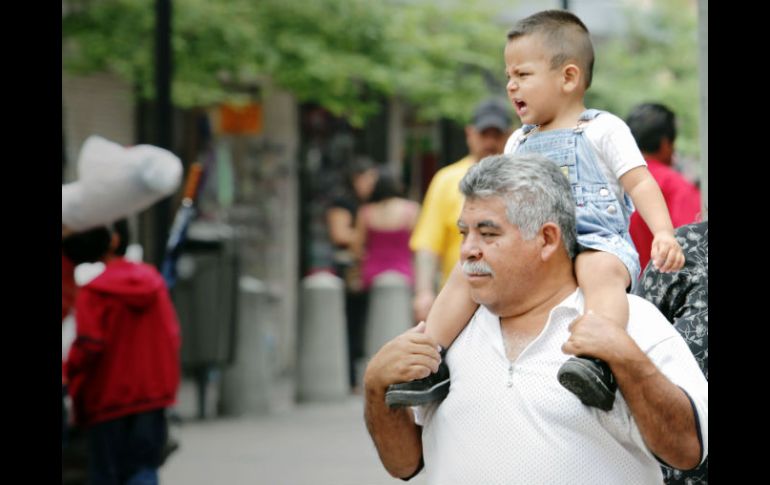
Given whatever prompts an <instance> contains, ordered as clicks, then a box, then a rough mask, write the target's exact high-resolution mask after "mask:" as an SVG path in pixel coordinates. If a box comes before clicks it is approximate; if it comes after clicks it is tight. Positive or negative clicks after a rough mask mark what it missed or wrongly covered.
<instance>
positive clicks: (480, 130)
mask: <svg viewBox="0 0 770 485" xmlns="http://www.w3.org/2000/svg"><path fill="white" fill-rule="evenodd" d="M512 120H513V117H512V114H511V110H510V107H509V106H508V104H507V103H506V102H505V101H504V100H499V99H495V98H490V99H486V100H484V101H482V102H480V103H479V104H477V105H476V107H475V109H474V111H473V115H472V117H471V122H470V123H469V124H468V125H466V126H465V142H466V143H467V145H468V151H469V153H468V155H466V156H465V157H464V158H462V159H461V160H459V161H457V162H455V163H453V164H451V165H448V166H446V167H444V168H442V169H441V170H439V171H438V172H436V174H435V175H434V176H433V179H432V180H431V181H430V185H429V186H428V191H427V192H426V193H425V198H424V199H423V206H422V210H421V212H420V217H419V219H418V222H417V225H416V226H415V229H414V232H413V234H412V237H411V239H410V241H409V245H410V247H411V248H412V251H414V254H415V260H414V269H415V295H414V301H413V304H412V306H413V310H414V318H415V321H420V320H425V319H426V318H427V317H428V311H429V310H430V307H431V305H433V301H434V300H435V299H436V294H437V293H438V289H439V288H440V287H441V286H442V285H443V284H444V282H446V280H447V278H449V274H450V273H451V272H452V268H454V267H455V265H456V264H457V260H458V259H459V257H460V242H461V241H462V236H461V235H460V232H459V231H458V230H457V218H458V217H459V215H460V209H461V208H462V204H463V197H462V195H461V194H460V189H459V188H458V185H459V183H460V179H461V178H462V177H463V175H465V172H467V171H468V168H470V167H471V166H472V165H473V164H474V163H476V162H478V161H479V160H481V159H482V158H484V157H486V156H489V155H497V154H500V153H503V148H504V147H505V141H506V140H507V139H508V136H509V135H510V134H511V123H512ZM437 276H438V277H437Z"/></svg>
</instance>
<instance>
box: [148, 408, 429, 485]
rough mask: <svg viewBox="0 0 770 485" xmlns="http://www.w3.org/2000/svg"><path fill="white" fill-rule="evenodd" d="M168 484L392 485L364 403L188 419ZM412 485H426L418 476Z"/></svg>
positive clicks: (165, 475) (178, 431)
mask: <svg viewBox="0 0 770 485" xmlns="http://www.w3.org/2000/svg"><path fill="white" fill-rule="evenodd" d="M171 433H172V435H173V437H174V438H176V439H177V440H178V441H179V443H180V447H179V449H178V450H177V451H176V452H174V453H173V454H172V455H171V456H170V457H169V458H168V461H167V462H166V464H165V465H164V466H163V467H162V468H161V469H160V479H161V483H162V484H163V485H220V484H221V485H246V484H248V485H254V484H266V485H393V484H396V483H404V482H402V481H400V480H398V479H395V478H392V477H390V475H388V473H387V472H386V471H385V469H384V468H383V466H382V465H381V463H380V461H379V458H378V457H377V451H376V450H375V448H374V445H373V444H372V441H371V439H370V438H369V434H368V432H367V431H366V425H365V424H364V418H363V398H362V397H361V396H349V397H347V398H345V399H344V400H342V401H338V402H332V403H306V404H296V405H293V406H290V407H286V408H285V409H279V410H278V411H273V412H271V413H270V414H269V415H265V416H254V417H242V418H225V417H217V418H209V419H206V420H201V421H197V420H196V421H184V422H183V423H182V424H181V425H175V426H172V428H171ZM408 483H410V484H416V485H424V484H425V483H426V481H425V476H424V475H422V474H420V475H418V476H417V477H415V478H414V479H412V480H410V481H409V482H408Z"/></svg>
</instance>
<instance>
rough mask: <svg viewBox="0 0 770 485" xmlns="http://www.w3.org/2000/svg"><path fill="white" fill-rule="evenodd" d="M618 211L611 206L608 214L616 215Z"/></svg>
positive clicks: (608, 208)
mask: <svg viewBox="0 0 770 485" xmlns="http://www.w3.org/2000/svg"><path fill="white" fill-rule="evenodd" d="M617 211H618V210H617V209H616V208H615V206H614V205H611V206H609V207H607V213H608V214H614V213H616V212H617Z"/></svg>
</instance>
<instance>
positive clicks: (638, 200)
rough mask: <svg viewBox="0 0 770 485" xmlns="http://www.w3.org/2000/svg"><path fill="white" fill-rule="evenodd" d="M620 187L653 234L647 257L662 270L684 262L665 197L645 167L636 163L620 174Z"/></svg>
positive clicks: (668, 269)
mask: <svg viewBox="0 0 770 485" xmlns="http://www.w3.org/2000/svg"><path fill="white" fill-rule="evenodd" d="M620 183H621V184H622V185H623V189H624V190H625V191H626V192H627V193H628V195H629V197H631V200H632V201H633V202H634V206H636V210H637V211H639V215H641V216H642V219H644V222H645V223H646V224H647V227H649V228H650V232H652V234H653V241H652V251H651V254H650V257H651V259H652V262H653V264H654V265H655V267H656V268H658V270H660V271H661V272H664V273H665V272H668V271H676V270H679V269H680V268H681V267H682V266H683V265H684V254H683V253H682V248H681V247H680V246H679V243H677V242H676V238H675V237H674V225H673V224H672V223H671V217H670V216H669V214H668V207H667V206H666V200H665V199H664V198H663V193H662V192H661V191H660V187H659V186H658V183H657V182H656V181H655V179H654V178H653V177H652V174H650V171H649V170H648V169H647V167H644V166H640V167H635V168H632V169H631V170H629V171H628V172H626V173H624V174H623V175H622V176H621V177H620Z"/></svg>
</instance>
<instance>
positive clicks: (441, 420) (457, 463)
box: [414, 290, 708, 485]
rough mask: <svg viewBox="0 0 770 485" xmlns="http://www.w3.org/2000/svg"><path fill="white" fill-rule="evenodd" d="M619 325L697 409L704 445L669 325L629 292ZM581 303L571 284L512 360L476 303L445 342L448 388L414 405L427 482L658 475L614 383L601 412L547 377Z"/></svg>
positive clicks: (702, 389)
mask: <svg viewBox="0 0 770 485" xmlns="http://www.w3.org/2000/svg"><path fill="white" fill-rule="evenodd" d="M628 299H629V310H630V311H629V313H630V315H631V317H630V321H629V325H628V333H629V335H631V337H632V338H633V339H634V340H635V341H636V343H637V345H639V347H640V348H641V349H642V350H643V351H644V352H645V353H646V354H647V356H648V357H649V358H650V359H651V360H652V361H653V362H654V363H655V364H656V365H657V366H658V368H659V369H660V370H661V371H662V372H663V374H664V375H666V377H668V379H669V380H671V381H672V382H673V383H674V384H676V385H678V386H679V387H681V388H682V389H684V390H685V392H686V393H687V394H688V396H689V397H690V399H691V401H692V403H693V406H694V409H695V410H696V412H697V424H699V432H700V434H701V437H702V444H703V458H705V456H706V455H707V453H708V439H707V437H708V432H707V431H708V428H707V426H708V382H707V381H706V379H705V378H704V376H703V374H702V372H701V370H700V368H699V367H698V364H697V362H696V361H695V358H694V357H693V356H692V354H691V352H690V350H689V348H688V347H687V344H686V343H685V341H684V340H683V339H682V338H681V336H680V335H679V334H678V333H677V331H676V329H674V327H673V326H672V325H671V324H670V323H669V322H668V321H667V320H666V319H665V318H664V317H663V315H661V314H660V312H659V311H658V310H657V309H656V308H655V307H654V306H653V305H652V304H651V303H649V302H647V301H645V300H643V299H641V298H638V297H636V296H633V295H629V297H628ZM582 312H583V296H582V293H581V292H580V290H577V291H575V293H573V294H572V295H570V296H569V297H567V298H566V299H565V300H564V301H563V302H561V303H560V304H559V305H557V306H556V307H555V308H554V309H553V310H552V311H551V314H550V317H549V320H548V322H547V324H546V326H545V328H544V329H543V331H542V332H541V334H540V335H539V336H538V337H537V338H536V339H535V340H533V341H532V342H531V343H530V344H529V345H528V346H527V347H526V348H525V349H524V351H522V353H521V354H520V355H519V357H518V359H516V360H515V361H514V362H510V361H509V360H508V358H507V357H506V354H505V349H504V347H503V339H502V334H501V330H500V322H499V319H498V318H497V317H496V316H494V315H492V314H491V313H489V311H487V310H486V308H484V307H483V306H482V307H479V309H478V311H477V312H476V314H475V315H474V317H473V318H472V319H471V321H470V322H469V324H468V325H467V326H466V328H465V329H464V330H463V332H462V333H461V334H460V335H459V337H458V338H457V339H456V340H455V342H454V343H453V344H452V346H451V347H450V349H449V351H448V353H447V356H446V362H447V365H448V366H449V369H450V373H451V374H450V375H451V379H452V380H451V385H450V391H449V395H448V396H447V397H446V399H444V401H443V402H442V403H441V404H440V405H439V406H435V405H431V406H426V407H422V408H420V407H418V408H414V409H415V414H416V419H417V422H418V424H422V425H423V434H422V440H423V453H424V461H425V472H427V474H428V481H429V483H431V484H435V485H450V484H464V485H467V484H485V485H493V484H507V485H510V484H522V485H540V484H542V485H557V484H569V485H578V484H586V485H597V484H599V485H601V484H623V485H630V484H652V483H655V484H660V483H662V480H663V476H662V473H661V471H660V466H659V465H660V464H659V462H658V461H657V460H656V458H655V457H654V456H653V454H652V453H651V452H650V451H649V450H648V449H647V447H646V446H645V444H644V442H643V440H642V437H641V434H640V433H639V429H638V428H637V425H636V423H635V421H634V420H632V419H631V414H630V412H629V409H628V406H627V404H626V402H625V400H624V399H623V397H622V395H621V393H620V392H619V391H618V393H617V395H616V398H615V404H614V407H613V409H612V410H611V411H610V412H604V411H600V410H598V409H595V408H589V407H587V406H584V405H583V404H582V403H581V402H580V401H579V400H578V398H577V397H575V396H574V395H573V394H571V393H570V392H569V391H567V390H566V389H565V388H563V387H562V386H561V385H560V384H559V382H558V381H557V380H556V373H557V372H558V370H559V367H560V366H561V364H562V363H563V362H564V361H565V360H566V359H568V358H569V357H570V356H568V355H566V354H564V353H562V351H561V346H562V344H563V343H564V342H565V341H566V340H567V338H568V336H569V331H568V330H567V327H568V325H569V324H570V322H572V320H574V319H575V318H576V317H577V316H578V315H580V314H582Z"/></svg>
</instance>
